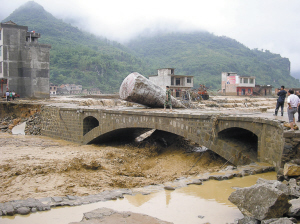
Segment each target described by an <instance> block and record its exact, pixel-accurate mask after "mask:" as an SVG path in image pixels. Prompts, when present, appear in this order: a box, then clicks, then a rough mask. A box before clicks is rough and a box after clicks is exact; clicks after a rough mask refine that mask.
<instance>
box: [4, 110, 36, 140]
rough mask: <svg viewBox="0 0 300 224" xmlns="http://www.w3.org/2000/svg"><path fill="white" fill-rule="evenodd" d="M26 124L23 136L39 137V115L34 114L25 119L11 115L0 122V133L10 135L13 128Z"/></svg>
mask: <svg viewBox="0 0 300 224" xmlns="http://www.w3.org/2000/svg"><path fill="white" fill-rule="evenodd" d="M23 122H26V128H25V134H26V135H41V115H40V112H36V113H34V114H32V115H31V116H30V117H27V118H24V117H22V118H20V117H16V115H14V114H13V115H11V116H7V117H5V118H3V119H2V120H0V130H1V131H2V132H7V133H10V134H11V133H12V129H13V127H15V126H17V125H19V124H21V123H23Z"/></svg>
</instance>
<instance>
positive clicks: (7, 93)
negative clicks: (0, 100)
mask: <svg viewBox="0 0 300 224" xmlns="http://www.w3.org/2000/svg"><path fill="white" fill-rule="evenodd" d="M5 96H6V101H9V91H8V90H6V93H5Z"/></svg>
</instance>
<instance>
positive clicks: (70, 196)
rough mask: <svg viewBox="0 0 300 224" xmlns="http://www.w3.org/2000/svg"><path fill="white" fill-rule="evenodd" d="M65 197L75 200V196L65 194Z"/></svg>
mask: <svg viewBox="0 0 300 224" xmlns="http://www.w3.org/2000/svg"><path fill="white" fill-rule="evenodd" d="M67 198H68V199H69V200H76V197H75V196H72V195H67Z"/></svg>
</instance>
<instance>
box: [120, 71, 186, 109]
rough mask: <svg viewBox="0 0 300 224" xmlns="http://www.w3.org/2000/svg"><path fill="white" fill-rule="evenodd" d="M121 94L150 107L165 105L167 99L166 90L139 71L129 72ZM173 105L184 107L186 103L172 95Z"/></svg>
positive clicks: (129, 99) (131, 100)
mask: <svg viewBox="0 0 300 224" xmlns="http://www.w3.org/2000/svg"><path fill="white" fill-rule="evenodd" d="M119 94H120V97H121V99H123V100H126V101H129V102H134V103H139V104H143V105H145V106H148V107H164V103H165V100H166V90H164V89H162V88H160V87H159V86H157V85H155V84H154V83H153V82H151V81H150V80H148V79H147V78H145V77H144V76H142V75H141V74H139V73H137V72H133V73H131V74H129V75H128V76H127V77H126V78H125V79H124V80H123V82H122V84H121V87H120V92H119ZM172 107H173V108H176V107H177V108H184V105H183V104H182V103H181V102H180V101H178V100H176V99H175V98H174V97H173V96H172Z"/></svg>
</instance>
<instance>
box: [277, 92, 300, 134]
mask: <svg viewBox="0 0 300 224" xmlns="http://www.w3.org/2000/svg"><path fill="white" fill-rule="evenodd" d="M286 94H287V95H288V98H287V104H288V108H287V113H288V118H289V123H290V127H291V129H290V130H289V131H294V126H295V125H296V122H295V116H294V115H295V113H297V112H298V120H297V122H300V94H299V91H297V92H296V95H295V92H294V90H292V89H290V90H289V91H288V92H287V91H285V89H284V86H281V88H280V91H279V92H278V93H277V95H278V96H279V97H278V99H277V104H276V109H275V114H274V115H275V116H277V114H278V111H279V107H280V108H281V116H283V106H284V101H285V98H286Z"/></svg>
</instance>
